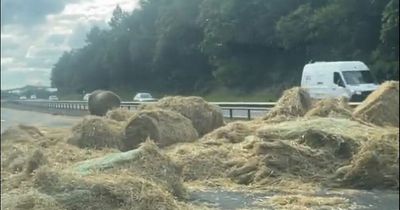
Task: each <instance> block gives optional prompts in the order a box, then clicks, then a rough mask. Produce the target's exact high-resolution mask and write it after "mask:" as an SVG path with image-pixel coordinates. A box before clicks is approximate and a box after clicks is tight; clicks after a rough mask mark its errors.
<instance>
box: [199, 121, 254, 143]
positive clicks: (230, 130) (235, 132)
mask: <svg viewBox="0 0 400 210" xmlns="http://www.w3.org/2000/svg"><path fill="white" fill-rule="evenodd" d="M259 126H261V124H259V123H253V122H252V121H236V122H231V123H228V124H227V125H226V126H224V127H221V128H218V129H216V130H214V131H213V132H211V133H209V134H207V135H205V136H204V137H203V138H202V141H206V142H211V141H213V140H218V141H219V142H220V143H222V142H230V143H239V142H242V141H244V139H245V138H246V137H247V136H250V135H252V134H253V133H254V131H255V130H256V129H257V128H258V127H259Z"/></svg>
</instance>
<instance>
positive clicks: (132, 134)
mask: <svg viewBox="0 0 400 210" xmlns="http://www.w3.org/2000/svg"><path fill="white" fill-rule="evenodd" d="M124 132H125V133H124V134H125V137H124V140H123V144H124V145H123V146H124V148H123V150H124V151H127V150H131V149H135V148H136V147H137V146H139V144H140V143H142V142H144V141H145V140H146V139H147V138H150V139H152V140H154V141H155V142H156V144H157V145H158V146H159V147H165V146H168V145H171V144H174V143H178V142H190V141H194V140H196V139H197V138H198V134H197V131H196V130H195V129H194V127H193V125H192V122H191V121H190V120H189V119H187V118H186V117H184V116H183V115H181V114H179V113H177V112H173V111H168V110H161V109H156V108H154V109H150V110H142V111H139V112H137V113H135V114H134V115H133V116H132V117H131V119H129V120H128V122H127V123H126V125H125V129H124Z"/></svg>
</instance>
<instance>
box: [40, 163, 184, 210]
mask: <svg viewBox="0 0 400 210" xmlns="http://www.w3.org/2000/svg"><path fill="white" fill-rule="evenodd" d="M119 172H122V171H119ZM35 186H36V187H37V189H38V190H39V192H41V193H43V194H46V195H49V196H51V197H52V198H54V200H56V201H57V202H58V203H60V204H61V205H62V206H63V207H64V208H65V209H67V210H86V209H90V210H95V209H96V210H109V209H118V210H131V209H133V210H141V209H165V210H174V209H187V208H185V205H184V204H182V203H179V202H177V201H176V200H175V199H174V196H173V195H172V194H170V193H169V192H168V191H166V190H164V189H163V188H162V187H160V185H159V184H156V183H155V182H153V181H152V180H150V179H147V178H144V177H141V176H136V175H135V174H133V173H115V174H114V173H112V174H108V173H100V174H95V175H90V176H84V177H80V176H77V175H75V174H62V173H59V172H55V171H52V170H49V169H46V170H44V169H42V170H41V171H39V172H38V173H37V174H36V175H35Z"/></svg>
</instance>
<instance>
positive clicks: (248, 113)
mask: <svg viewBox="0 0 400 210" xmlns="http://www.w3.org/2000/svg"><path fill="white" fill-rule="evenodd" d="M247 119H249V120H251V110H250V109H248V110H247Z"/></svg>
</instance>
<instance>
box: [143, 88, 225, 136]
mask: <svg viewBox="0 0 400 210" xmlns="http://www.w3.org/2000/svg"><path fill="white" fill-rule="evenodd" d="M151 107H153V108H154V107H156V108H161V109H168V110H171V111H175V112H178V113H180V114H182V115H183V116H185V117H187V118H189V119H190V120H191V121H192V123H193V126H194V128H195V129H196V130H197V132H198V134H199V135H200V136H203V135H204V134H206V133H209V132H211V131H213V130H214V129H216V128H219V127H220V126H222V125H223V124H224V120H223V115H222V112H221V110H220V109H219V107H217V106H214V105H211V104H209V103H207V102H206V101H205V100H204V99H202V98H200V97H180V96H176V97H166V98H163V99H161V100H159V101H158V102H156V103H154V104H151V105H146V106H142V107H140V108H139V109H148V108H151Z"/></svg>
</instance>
